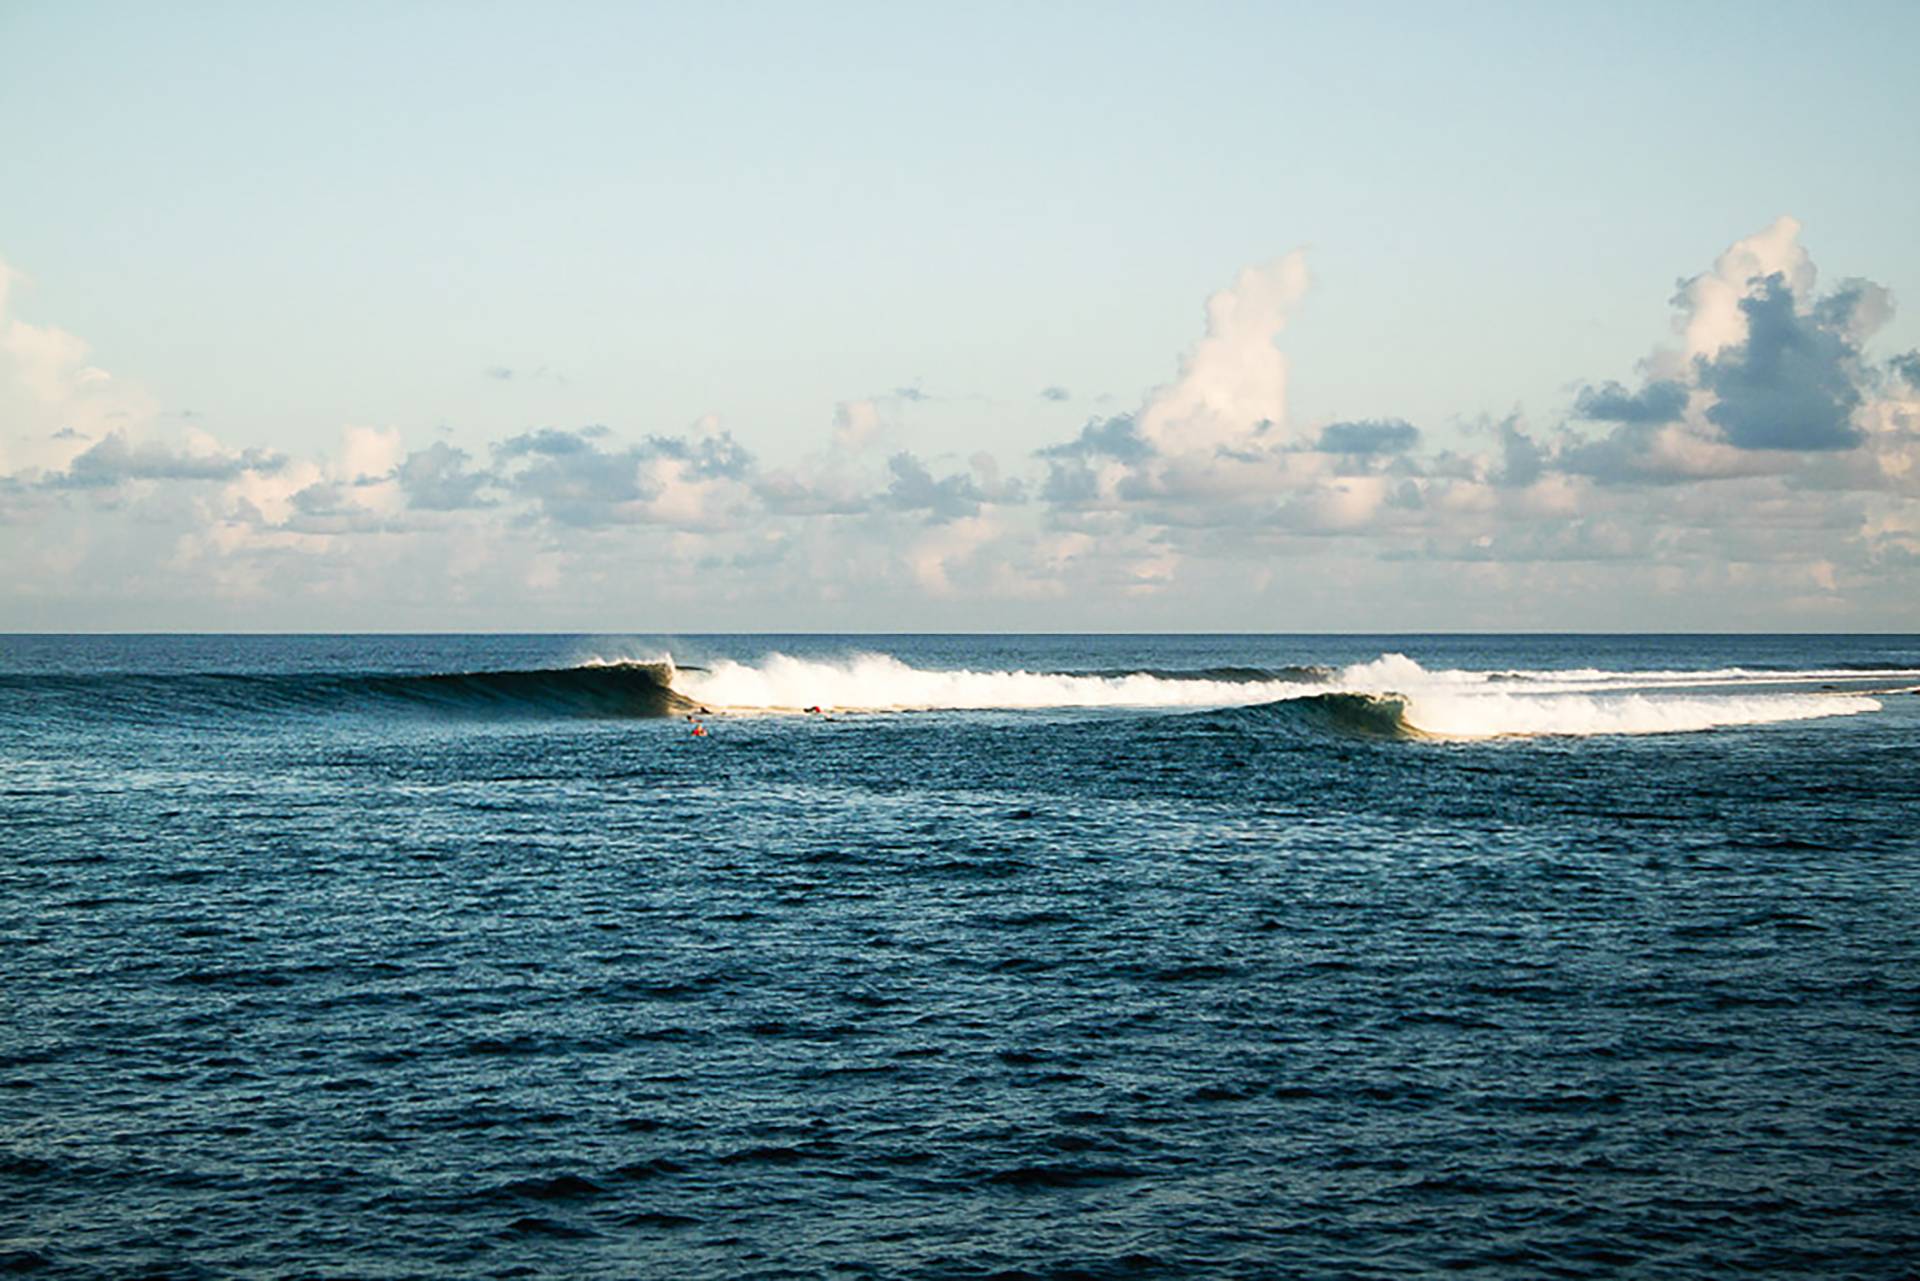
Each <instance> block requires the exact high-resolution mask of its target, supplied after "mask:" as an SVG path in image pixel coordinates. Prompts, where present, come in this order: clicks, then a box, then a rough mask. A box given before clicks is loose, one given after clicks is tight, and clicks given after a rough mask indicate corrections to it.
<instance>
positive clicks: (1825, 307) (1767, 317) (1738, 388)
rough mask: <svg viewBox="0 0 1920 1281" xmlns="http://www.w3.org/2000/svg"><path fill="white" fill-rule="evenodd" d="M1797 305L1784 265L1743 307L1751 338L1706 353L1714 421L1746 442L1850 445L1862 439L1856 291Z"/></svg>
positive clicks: (1757, 445)
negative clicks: (1853, 326)
mask: <svg viewBox="0 0 1920 1281" xmlns="http://www.w3.org/2000/svg"><path fill="white" fill-rule="evenodd" d="M1839 301H1843V302H1844V303H1845V305H1844V306H1841V307H1838V308H1836V307H1835V306H1833V305H1832V304H1833V303H1835V302H1836V299H1833V298H1829V299H1826V300H1823V302H1822V303H1821V305H1819V306H1818V307H1815V308H1813V309H1810V310H1804V311H1803V310H1801V309H1799V308H1797V307H1796V305H1795V298H1794V294H1793V290H1792V289H1791V288H1790V287H1789V286H1788V285H1787V281H1786V277H1785V276H1784V275H1782V274H1780V273H1779V272H1775V273H1774V274H1772V275H1770V276H1767V277H1765V278H1763V279H1761V280H1759V281H1757V282H1756V283H1755V286H1754V289H1753V291H1752V292H1751V293H1749V294H1748V296H1747V297H1745V298H1742V299H1741V300H1740V310H1741V312H1742V313H1743V314H1744V315H1745V317H1746V320H1747V335H1746V341H1745V342H1744V343H1741V344H1738V345H1729V346H1726V347H1723V348H1722V349H1721V351H1720V352H1719V354H1717V355H1716V356H1714V358H1713V359H1712V360H1710V361H1709V360H1706V359H1705V358H1702V360H1701V363H1700V374H1699V383H1700V386H1702V387H1703V388H1705V389H1706V390H1707V391H1710V392H1712V393H1713V394H1714V396H1715V397H1716V398H1717V399H1716V400H1715V403H1714V404H1712V405H1710V406H1708V408H1707V411H1706V416H1707V421H1709V422H1711V423H1713V424H1715V425H1716V426H1718V427H1719V428H1720V429H1721V430H1722V431H1723V432H1725V433H1726V439H1727V441H1728V443H1730V444H1732V445H1735V446H1737V447H1739V448H1741V449H1847V448H1850V447H1852V446H1854V445H1857V444H1859V443H1860V431H1859V429H1858V428H1856V427H1855V426H1854V425H1853V421H1852V418H1853V411H1854V410H1855V409H1857V408H1859V406H1860V403H1861V400H1862V399H1863V397H1862V396H1861V393H1860V390H1859V388H1858V387H1857V386H1856V385H1855V381H1856V379H1857V378H1858V376H1859V351H1858V349H1857V348H1856V347H1855V346H1854V345H1853V343H1852V341H1851V340H1850V323H1851V321H1850V318H1851V316H1852V314H1853V310H1854V303H1855V298H1854V297H1849V298H1847V299H1844V300H1839Z"/></svg>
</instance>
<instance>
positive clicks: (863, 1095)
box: [0, 636, 1920, 1278]
mask: <svg viewBox="0 0 1920 1281" xmlns="http://www.w3.org/2000/svg"><path fill="white" fill-rule="evenodd" d="M1916 685H1920V638H1916V637H1908V636H1896V637H1886V636H1880V637H1852V636H1737V637H1735V636H1729V637H1699V636H1687V637H1653V636H1633V637H1581V636H1511V637H1493V636H1371V637H1361V636H1344V637H1341V636H843V637H834V636H688V637H648V636H635V637H610V636H600V637H587V636H412V637H402V636H284V637H282V636H274V637H238V636H236V637H213V636H144V637H118V636H98V637H55V636H13V637H5V638H0V992H3V993H4V995H3V997H0V1011H3V1012H0V1271H12V1272H19V1273H30V1274H32V1275H34V1276H38V1277H48V1278H63V1277H163V1276H164V1277H182V1278H192V1277H276V1278H281V1277H285V1278H305V1277H312V1278H322V1277H325V1278H341V1277H356V1278H359V1277H365V1278H402V1277H564V1278H603V1277H604V1278H614V1277H741V1276H754V1277H900V1278H962V1277H1028V1276H1033V1277H1196V1276H1221V1277H1275V1276H1328V1277H1334V1276H1338V1277H1411V1276H1423V1275H1431V1274H1434V1273H1439V1272H1458V1273H1464V1274H1467V1275H1474V1276H1484V1277H1501V1278H1508V1277H1511V1278H1534V1277H1550V1276H1560V1277H1602V1276H1605V1277H1614V1276H1643V1277H1661V1278H1667V1277H1714V1276H1730V1275H1751V1274H1754V1273H1765V1274H1767V1275H1777V1276H1809V1277H1811V1276H1819V1277H1873V1278H1881V1277H1886V1278H1891V1277H1912V1276H1915V1275H1916V1268H1917V1267H1920V1265H1916V1262H1915V1260H1916V1259H1920V832H1917V831H1916V828H1917V827H1920V697H1916V696H1915V695H1914V692H1913V690H1914V687H1915V686H1916ZM808 709H817V710H808ZM696 726H697V727H698V728H700V729H702V730H704V731H705V732H704V733H700V734H696V733H695V732H694V730H695V728H696Z"/></svg>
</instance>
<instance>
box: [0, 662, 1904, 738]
mask: <svg viewBox="0 0 1920 1281" xmlns="http://www.w3.org/2000/svg"><path fill="white" fill-rule="evenodd" d="M1916 677H1920V672H1915V671H1912V670H1910V669H1904V668H1897V667H1892V666H1884V667H1875V668H1873V669H1872V671H1871V674H1870V675H1869V674H1865V673H1863V672H1862V671H1861V670H1858V669H1848V668H1838V667H1830V668H1807V669H1801V670H1779V669H1773V670H1749V669H1741V668H1716V669H1712V670H1706V671H1690V672H1689V671H1632V670H1624V671H1609V670H1605V669H1599V668H1568V669H1561V670H1552V669H1540V670H1514V669H1488V670H1473V669H1465V668H1439V669H1429V668H1426V667H1423V666H1421V665H1420V664H1419V663H1417V662H1415V661H1414V660H1413V659H1411V658H1409V657H1407V656H1406V655H1404V654H1383V655H1381V656H1379V657H1378V658H1375V659H1372V660H1369V661H1367V662H1361V663H1354V664H1350V665H1348V666H1345V667H1331V666H1316V665H1294V666H1277V667H1255V666H1232V665H1218V664H1216V665H1211V666H1196V667H1192V668H1170V667H1142V668H1139V669H1125V668H1098V669H1091V670H1084V671H1045V670H1027V669H1018V668H1016V669H991V668H983V669H974V668H967V667H954V668H945V667H932V666H926V667H922V666H914V665H911V664H909V663H907V662H904V661H902V660H901V659H900V658H897V657H895V656H893V655H890V654H879V653H856V654H850V655H845V656H841V657H836V658H803V657H795V656H792V655H788V654H783V653H772V654H767V655H765V656H763V657H761V658H759V659H756V660H753V661H750V662H748V661H740V660H735V659H719V660H716V661H714V662H713V663H712V665H711V666H707V667H691V666H679V665H676V664H675V662H674V661H673V659H672V658H671V657H670V656H666V657H660V658H655V659H648V660H619V661H605V660H600V659H590V660H585V661H582V662H578V663H575V664H573V665H569V666H563V667H538V668H529V669H526V670H510V669H502V670H485V671H471V672H443V673H425V674H404V673H381V672H369V673H354V672H338V671H317V672H307V673H294V672H274V673H206V672H179V673H173V674H164V675H162V674H141V673H120V674H106V673H95V674H64V675H55V674H47V675H40V676H28V675H24V674H13V675H0V695H5V696H7V697H9V698H14V699H27V700H44V699H54V700H58V701H59V702H61V703H63V704H64V705H66V706H68V707H70V708H73V707H77V708H79V709H81V710H82V712H83V714H85V715H88V716H90V717H95V718H99V719H112V718H114V717H116V716H126V715H135V716H142V717H147V718H160V719H164V718H166V717H169V716H175V715H181V714H192V713H193V712H195V711H203V712H208V713H216V714H247V713H268V714H271V713H276V712H281V713H292V712H308V713H312V712H352V711H355V710H367V711H384V712H389V713H391V712H395V711H411V712H417V713H430V714H438V715H446V716H465V717H472V718H482V719H484V718H496V717H510V716H520V717H551V718H587V719H648V718H661V717H674V716H683V715H687V714H690V713H697V712H701V711H704V710H708V709H712V710H714V711H718V712H724V713H727V714H730V715H734V716H769V715H786V714H798V713H801V712H803V711H808V710H813V709H820V710H823V711H829V712H867V713H870V712H938V711H1030V710H1043V709H1095V710H1097V709H1111V710H1130V711H1140V712H1148V711H1156V710H1162V711H1184V712H1207V711H1225V710H1231V709H1261V711H1260V714H1259V715H1258V716H1257V717H1255V718H1254V719H1253V722H1252V723H1258V724H1261V725H1264V726H1267V727H1270V728H1272V729H1274V730H1276V731H1284V732H1301V733H1313V734H1322V735H1335V736H1362V737H1374V738H1380V737H1386V738H1437V739H1484V738H1500V737H1514V736H1521V737H1532V736H1551V735H1557V736H1587V735H1597V734H1609V735H1610V734H1674V733H1692V732H1696V731H1700V730H1710V729H1717V728H1721V727H1726V726H1736V725H1763V724H1770V723H1775V722H1784V721H1798V720H1811V719H1817V718H1822V717H1832V716H1849V715H1858V714H1861V713H1866V712H1873V711H1877V710H1879V708H1880V706H1881V704H1880V702H1879V701H1878V700H1877V699H1876V698H1875V697H1874V695H1876V694H1878V695H1881V696H1886V695H1889V694H1894V693H1899V692H1902V691H1901V690H1899V689H1893V688H1887V686H1889V685H1890V684H1891V683H1892V682H1893V681H1894V680H1896V679H1900V680H1909V681H1910V680H1912V679H1914V678H1916Z"/></svg>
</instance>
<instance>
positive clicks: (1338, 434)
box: [1315, 418, 1420, 455]
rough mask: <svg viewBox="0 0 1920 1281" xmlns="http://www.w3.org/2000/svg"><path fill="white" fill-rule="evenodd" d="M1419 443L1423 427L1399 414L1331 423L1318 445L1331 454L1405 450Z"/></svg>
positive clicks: (1325, 428) (1324, 428)
mask: <svg viewBox="0 0 1920 1281" xmlns="http://www.w3.org/2000/svg"><path fill="white" fill-rule="evenodd" d="M1419 443H1420V429H1419V428H1417V427H1415V426H1414V425H1413V424H1412V423H1409V422H1406V421H1404V420H1402V419H1399V418H1377V419H1369V420H1366V421H1363V422H1351V423H1329V424H1327V425H1326V426H1325V427H1322V428H1321V429H1320V439H1319V441H1318V442H1317V443H1316V445H1315V448H1317V449H1319V450H1321V451H1322V452H1323V453H1329V454H1368V455H1370V454H1404V453H1405V452H1407V451H1408V450H1409V449H1412V448H1413V447H1414V446H1415V445H1417V444H1419Z"/></svg>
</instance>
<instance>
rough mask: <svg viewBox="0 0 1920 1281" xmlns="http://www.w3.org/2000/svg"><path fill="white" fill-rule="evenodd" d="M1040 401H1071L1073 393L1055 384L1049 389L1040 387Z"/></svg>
mask: <svg viewBox="0 0 1920 1281" xmlns="http://www.w3.org/2000/svg"><path fill="white" fill-rule="evenodd" d="M1040 399H1042V400H1056V401H1057V400H1071V399H1073V393H1071V392H1069V391H1068V390H1067V389H1066V388H1065V387H1061V386H1059V385H1057V384H1056V385H1054V386H1051V387H1042V388H1041V389H1040Z"/></svg>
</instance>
